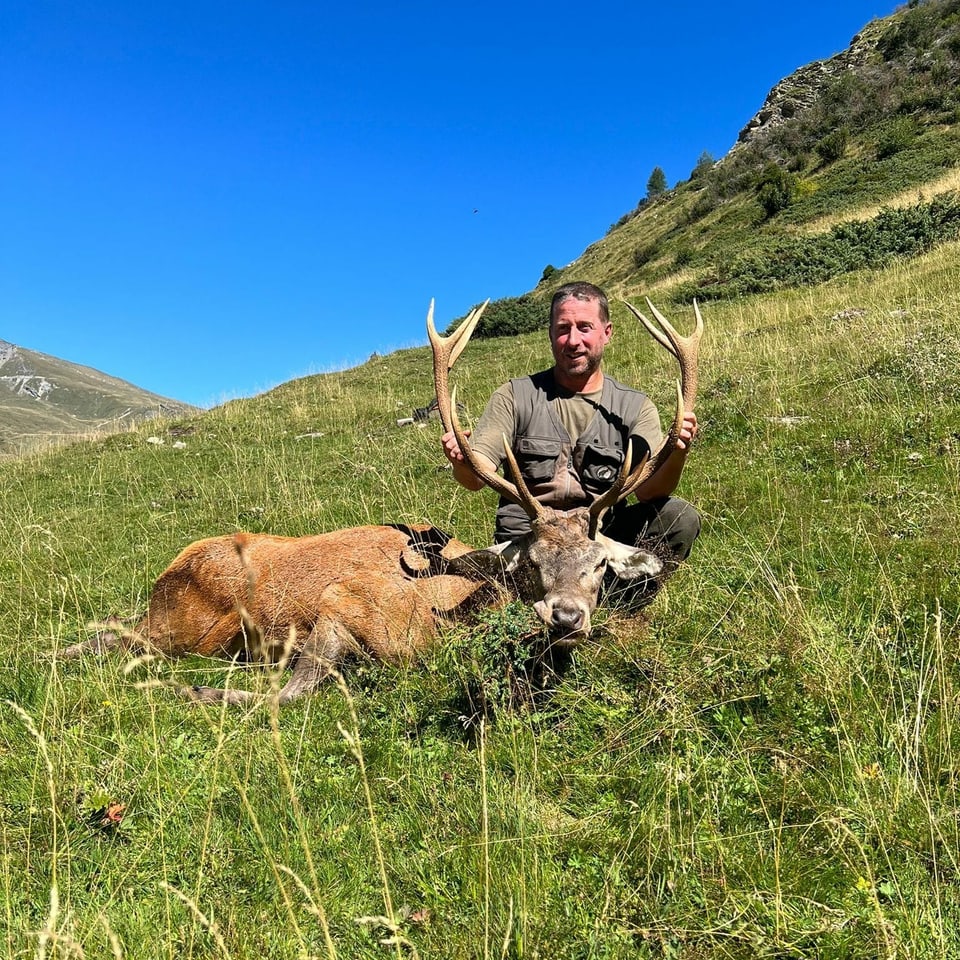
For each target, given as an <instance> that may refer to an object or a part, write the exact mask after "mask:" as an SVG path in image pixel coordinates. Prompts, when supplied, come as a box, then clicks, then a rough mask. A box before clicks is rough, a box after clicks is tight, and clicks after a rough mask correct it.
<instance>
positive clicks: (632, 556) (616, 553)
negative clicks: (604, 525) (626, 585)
mask: <svg viewBox="0 0 960 960" xmlns="http://www.w3.org/2000/svg"><path fill="white" fill-rule="evenodd" d="M597 543H599V544H601V545H602V546H603V548H604V549H605V550H606V551H607V562H608V563H609V564H610V569H611V570H612V571H613V572H614V573H615V574H616V575H617V576H618V577H619V578H620V579H621V580H638V579H640V578H641V577H655V576H656V575H657V574H658V573H659V572H660V571H661V570H662V569H663V563H662V561H661V560H660V558H659V557H657V556H655V555H654V554H652V553H650V551H649V550H643V549H641V548H640V547H631V546H628V545H627V544H625V543H620V542H619V541H617V540H611V539H610V538H609V537H605V536H604V535H603V534H602V533H600V534H597Z"/></svg>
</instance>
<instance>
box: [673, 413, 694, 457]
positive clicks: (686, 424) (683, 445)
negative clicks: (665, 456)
mask: <svg viewBox="0 0 960 960" xmlns="http://www.w3.org/2000/svg"><path fill="white" fill-rule="evenodd" d="M697 430H698V426H697V415H696V414H695V413H694V412H693V411H692V410H687V411H686V412H685V413H684V415H683V423H682V424H681V426H680V436H679V437H678V438H677V449H678V450H689V448H690V444H691V443H693V441H694V440H695V439H696V437H697Z"/></svg>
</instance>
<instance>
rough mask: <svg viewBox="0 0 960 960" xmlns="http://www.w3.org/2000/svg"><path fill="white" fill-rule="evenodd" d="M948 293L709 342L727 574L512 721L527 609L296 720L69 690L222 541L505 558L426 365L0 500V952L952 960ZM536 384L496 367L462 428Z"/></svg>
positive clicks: (956, 393) (605, 619) (957, 948)
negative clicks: (405, 540)
mask: <svg viewBox="0 0 960 960" xmlns="http://www.w3.org/2000/svg"><path fill="white" fill-rule="evenodd" d="M958 264H960V248H958V246H957V245H956V244H952V245H951V244H947V245H944V246H941V247H939V248H938V249H937V250H935V251H933V252H931V253H928V254H926V255H924V256H922V257H919V258H914V259H912V260H909V261H905V262H902V263H897V264H894V265H893V266H890V267H888V268H887V269H885V270H883V271H861V272H858V273H854V274H850V275H847V276H845V277H843V278H840V279H838V280H834V281H832V282H830V283H827V284H825V285H822V286H820V287H818V288H815V289H805V290H787V291H781V292H780V293H778V294H776V295H767V296H757V297H753V298H746V299H741V300H738V301H736V302H719V303H715V304H708V305H707V306H706V308H705V316H706V321H707V324H708V334H707V340H706V341H705V347H704V353H703V359H702V378H701V381H702V392H701V400H700V403H699V407H698V412H699V414H700V417H701V420H702V423H703V430H702V439H701V440H700V442H699V443H698V447H697V449H696V451H695V453H694V455H693V459H692V460H691V463H690V465H689V468H688V471H687V473H686V474H685V478H684V488H683V490H682V492H683V494H684V495H686V496H688V497H689V498H691V499H693V500H694V501H695V502H696V503H697V505H698V507H699V508H700V509H701V511H702V512H703V514H704V518H705V530H704V534H703V537H702V539H701V541H700V542H699V544H698V546H697V549H696V551H695V553H694V555H693V557H692V558H691V561H690V562H689V564H688V565H687V567H686V568H685V569H684V570H682V571H681V572H680V573H679V574H678V575H677V576H676V577H675V578H674V580H672V581H671V583H670V586H669V589H668V590H667V591H666V592H665V593H664V594H663V595H661V597H660V598H658V600H657V601H656V603H655V604H654V605H653V607H651V608H650V610H649V611H648V613H647V615H645V616H644V617H643V618H640V619H632V620H631V619H623V618H620V617H618V616H616V615H615V614H612V613H610V612H607V613H606V614H605V615H601V616H600V627H599V629H598V630H597V631H596V633H595V635H594V636H593V637H592V638H591V639H590V640H589V641H588V642H586V643H584V644H583V645H582V647H581V648H580V649H579V651H578V652H577V654H576V656H575V658H574V663H573V665H572V668H571V669H570V670H569V671H568V672H567V673H566V674H565V675H564V676H562V677H561V678H559V679H558V680H557V682H556V684H555V687H554V689H553V691H552V695H551V696H549V697H548V698H546V699H544V700H541V701H538V702H537V703H536V704H535V705H529V704H528V705H524V704H523V703H517V702H511V699H510V697H509V696H508V691H509V689H510V682H509V681H510V676H511V674H514V675H515V671H516V665H514V664H511V662H510V658H509V656H508V655H507V654H506V653H505V652H504V643H505V641H506V640H507V639H508V638H509V637H511V636H516V635H517V634H518V633H522V632H523V630H524V627H525V622H526V621H525V617H524V614H523V612H522V610H520V609H518V608H515V607H510V608H508V609H507V610H505V611H503V612H500V613H495V612H491V613H489V614H487V615H485V616H484V617H481V618H480V619H479V621H477V622H474V623H473V624H466V625H461V626H459V627H456V628H451V629H450V631H449V632H448V633H447V634H446V635H445V638H444V642H443V643H442V644H441V646H440V647H439V648H438V649H437V650H436V651H435V653H434V654H433V655H431V656H429V657H428V658H427V659H426V660H425V662H423V663H421V664H419V665H417V666H413V667H410V668H405V669H401V668H397V667H386V666H379V665H375V664H357V665H355V666H354V667H353V668H352V669H351V670H350V671H349V672H348V673H347V675H346V681H345V683H346V686H345V688H344V689H339V688H338V687H337V686H336V685H335V684H330V685H329V687H328V688H327V689H325V690H324V691H323V692H322V693H321V694H320V695H318V696H317V697H315V698H313V699H311V700H310V701H309V702H305V703H303V704H300V705H294V706H291V707H289V708H286V709H285V710H284V711H283V712H282V713H281V714H279V715H276V714H275V713H273V712H271V711H270V710H269V709H268V708H266V707H261V708H257V709H250V710H245V709H235V710H229V711H220V710H216V709H208V708H203V707H200V706H198V705H193V704H188V703H184V702H180V701H178V700H176V699H174V698H173V697H172V696H171V695H170V694H169V693H168V692H167V691H165V689H164V685H165V684H166V683H167V682H168V681H169V680H170V679H172V678H176V680H177V681H178V682H202V683H206V682H213V683H216V684H217V685H221V684H222V682H223V681H224V680H225V679H229V680H230V682H232V683H237V684H242V685H245V686H251V687H257V686H263V685H264V684H266V683H267V678H265V677H264V675H263V674H262V672H260V671H258V670H256V669H249V670H237V671H235V672H234V673H233V675H232V676H231V677H230V678H227V677H225V674H226V673H227V668H226V667H225V666H223V665H222V664H218V663H210V662H205V661H200V660H193V661H183V662H177V663H169V662H162V661H148V662H142V661H141V662H137V663H131V664H126V663H125V662H124V661H123V658H107V659H105V660H103V661H95V660H94V661H90V660H86V661H82V662H71V663H70V664H69V665H64V664H61V663H58V662H57V660H56V659H55V656H54V654H55V653H56V651H57V650H58V649H60V648H62V647H63V646H65V645H67V644H68V643H70V642H72V641H73V640H75V639H76V637H77V636H78V634H82V633H84V631H85V628H86V624H87V623H88V622H90V621H92V620H96V619H98V618H101V617H104V616H106V615H108V614H110V613H117V614H121V615H123V616H132V615H135V614H136V613H137V612H139V611H140V610H142V608H143V605H144V602H145V598H146V595H147V592H148V589H149V586H150V584H151V582H152V579H153V578H154V577H155V576H156V575H157V574H158V573H159V572H160V571H161V570H162V569H163V567H164V566H165V565H166V563H167V562H168V561H169V560H170V559H171V558H172V556H173V555H174V554H175V553H176V552H177V551H178V550H179V549H180V548H181V547H182V546H183V545H184V544H186V543H187V542H189V541H190V540H192V539H195V538H198V537H201V536H204V535H207V534H214V533H220V532H227V531H232V530H236V529H247V530H270V531H275V532H277V533H286V534H302V533H307V532H311V531H315V530H324V529H331V528H335V527H339V526H343V525H350V524H358V523H367V522H379V521H382V520H383V521H422V520H427V519H428V520H430V521H433V522H434V523H436V524H437V525H438V526H441V527H444V528H446V529H448V530H449V531H451V532H453V533H455V534H456V535H458V536H460V537H462V538H463V539H466V540H468V541H472V542H474V543H477V544H480V543H483V542H486V540H487V538H488V536H489V532H490V529H491V527H492V513H493V501H492V497H491V496H490V495H489V494H481V495H475V496H471V495H469V494H467V493H465V492H463V491H460V490H459V489H458V488H456V487H455V485H454V483H453V481H452V479H451V478H450V476H449V473H448V472H447V471H446V470H445V469H444V466H443V465H444V461H443V459H442V455H441V454H440V452H439V447H438V435H439V427H438V425H437V424H436V423H435V422H431V423H430V424H428V425H427V426H424V427H422V428H420V427H409V428H402V429H400V428H397V427H396V425H395V420H396V418H397V417H399V416H404V415H407V414H408V413H409V411H410V410H411V409H412V408H413V407H415V406H421V405H423V404H424V403H425V402H426V400H427V399H429V396H430V395H431V392H432V386H431V383H430V374H429V368H428V354H427V351H426V350H425V349H418V350H408V351H401V352H399V353H396V354H393V355H391V356H388V357H382V358H377V359H376V360H373V361H371V362H369V363H367V364H365V365H364V366H362V367H359V368H357V369H355V370H351V371H346V372H343V373H338V374H331V375H325V376H320V377H311V378H307V379H304V380H299V381H296V382H293V383H290V384H287V385H285V386H283V387H280V388H278V389H276V390H274V391H272V392H271V393H269V394H266V395H264V396H262V397H259V398H256V399H254V400H246V401H236V402H233V403H230V404H227V405H225V406H223V407H221V408H218V409H216V410H213V411H210V412H208V413H205V414H203V415H198V416H196V417H192V418H188V419H183V420H178V421H171V422H167V423H166V425H165V427H164V428H163V429H162V430H158V426H157V425H156V424H154V425H152V426H151V427H150V431H149V432H150V433H154V434H156V433H158V432H159V433H160V434H161V435H162V436H163V438H164V439H165V440H166V442H165V444H164V445H163V446H159V445H156V444H149V443H147V442H146V438H147V435H148V434H147V431H146V430H141V431H134V432H131V433H128V434H123V435H118V436H114V437H111V438H107V439H104V440H102V441H99V442H96V443H81V444H78V445H76V446H72V447H70V448H68V449H64V450H60V451H55V452H51V453H49V454H47V455H44V456H34V457H28V458H25V459H21V460H18V461H12V462H5V463H2V464H0V517H2V518H3V519H2V522H0V643H2V644H3V653H4V657H3V663H4V666H3V668H2V672H0V730H2V739H0V743H2V744H3V745H4V746H2V747H0V811H2V816H0V823H2V834H0V863H2V867H0V888H2V894H3V896H2V913H0V944H2V946H0V953H2V954H3V955H4V956H7V957H11V958H20V957H32V956H44V957H54V956H56V957H68V956H69V957H75V956H86V957H123V958H140V957H143V958H150V960H153V958H156V957H169V958H174V957H176V958H178V960H179V958H200V957H229V958H254V957H255V958H258V960H259V958H293V957H313V956H316V957H334V956H336V957H349V958H351V960H352V958H362V957H370V958H373V957H381V956H390V955H393V956H420V957H423V958H426V957H436V958H453V957H456V958H469V957H476V958H480V957H484V958H486V957H510V958H532V957H537V958H586V957H590V958H594V957H595V958H601V957H602V958H620V957H624V958H625V957H683V958H694V957H696V958H700V957H744V958H746V957H758V956H777V957H805V956H820V957H845V958H846V957H857V958H865V960H866V958H875V957H877V956H887V957H895V956H896V957H903V956H912V957H943V956H960V934H958V932H957V931H958V930H960V892H958V886H957V877H958V869H960V863H958V850H960V836H958V820H957V815H956V811H957V809H958V801H960V796H958V785H960V781H958V770H960V743H958V734H957V732H956V731H957V730H960V726H958V723H957V721H958V720H960V687H958V683H960V672H958V663H957V649H958V641H960V623H958V610H960V588H958V582H957V570H958V568H960V534H958V531H957V524H956V504H957V502H958V501H960V456H958V450H960V416H958V406H957V404H958V399H960V360H958V357H960V350H958V341H957V335H956V333H955V332H954V324H953V322H952V321H953V318H954V317H955V316H956V315H957V313H958V311H960V292H958V291H960V284H958V278H960V267H958ZM669 312H670V314H671V316H673V317H674V318H675V319H676V320H677V321H678V322H680V323H681V324H682V323H683V322H684V321H686V320H688V319H689V315H688V312H687V310H686V308H671V309H670V311H669ZM615 324H616V337H615V339H614V342H613V344H612V345H611V352H610V354H609V360H610V365H609V369H610V372H611V373H613V374H614V375H615V376H618V377H619V378H621V379H623V380H625V381H627V382H633V383H641V384H644V385H646V386H649V387H650V388H651V390H652V392H654V393H655V394H656V395H657V396H658V397H659V398H660V399H661V400H662V401H663V403H664V404H668V403H669V400H668V398H669V392H670V380H671V378H672V377H673V370H672V369H671V366H670V364H669V363H667V361H666V358H665V357H664V356H663V354H662V351H659V348H655V347H654V345H652V344H651V343H650V342H648V340H646V339H644V336H641V334H640V332H639V331H638V330H637V329H636V324H635V321H632V319H631V318H629V317H628V315H626V312H625V311H622V310H621V309H620V308H619V307H618V308H617V310H616V313H615ZM508 355H509V356H508ZM547 358H548V350H547V344H546V340H545V337H544V336H543V334H542V333H541V334H531V335H525V336H521V337H518V338H516V340H515V341H514V342H513V343H512V344H511V349H510V350H509V351H507V350H504V349H503V347H502V344H501V343H499V342H497V341H495V340H487V341H480V342H477V343H475V344H472V345H471V347H470V348H469V350H468V352H467V354H466V355H465V357H464V359H463V360H462V361H461V363H462V365H463V369H462V370H458V371H457V377H456V379H457V382H458V383H459V386H460V392H461V396H462V398H463V400H464V402H465V403H466V405H467V408H468V413H469V415H471V416H475V415H476V414H477V412H478V411H479V408H480V405H481V403H482V402H483V400H484V399H485V397H486V395H487V393H488V392H489V390H490V388H491V387H492V385H494V384H495V383H498V382H500V381H501V380H503V379H504V378H505V377H507V376H509V375H510V374H512V373H515V372H516V371H518V370H526V369H532V368H535V367H537V365H538V364H543V363H545V362H546V361H547ZM175 444H176V445H175ZM118 804H120V805H122V808H121V807H119V806H116V805H118Z"/></svg>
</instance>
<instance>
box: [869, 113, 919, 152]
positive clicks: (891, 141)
mask: <svg viewBox="0 0 960 960" xmlns="http://www.w3.org/2000/svg"><path fill="white" fill-rule="evenodd" d="M916 137H917V121H916V120H914V119H913V117H895V118H894V119H893V120H891V121H890V122H889V123H886V124H884V125H883V127H882V128H881V130H880V133H879V135H878V136H877V159H878V160H885V159H886V158H887V157H892V156H893V155H894V154H895V153H899V152H900V151H901V150H905V149H906V148H907V147H909V146H910V145H911V144H912V143H913V141H914V140H915V139H916Z"/></svg>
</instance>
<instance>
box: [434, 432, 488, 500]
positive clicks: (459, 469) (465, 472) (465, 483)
mask: <svg viewBox="0 0 960 960" xmlns="http://www.w3.org/2000/svg"><path fill="white" fill-rule="evenodd" d="M463 435H464V436H465V437H469V436H470V431H469V430H464V431H463ZM440 442H441V444H442V445H443V455H444V456H445V457H446V458H447V459H448V460H449V461H450V463H451V464H453V479H454V480H456V481H457V483H459V484H460V486H461V487H466V488H467V490H473V491H477V490H482V489H483V487H484V482H483V481H482V480H481V479H480V478H479V477H478V476H477V475H476V474H475V473H474V472H473V470H471V469H470V466H469V465H468V464H467V461H466V460H464V458H463V451H462V450H461V449H460V444H458V443H457V438H456V436H454V433H453V431H452V430H451V431H450V433H445V434H444V435H443V436H442V437H441V438H440ZM474 456H476V457H479V458H482V459H483V460H486V457H483V454H479V453H477V454H474ZM486 462H487V463H490V461H489V460H486ZM489 469H490V472H491V473H493V472H495V471H496V469H497V468H496V466H494V464H492V463H490V468H489Z"/></svg>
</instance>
